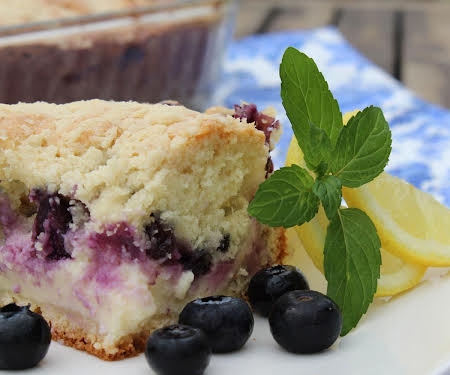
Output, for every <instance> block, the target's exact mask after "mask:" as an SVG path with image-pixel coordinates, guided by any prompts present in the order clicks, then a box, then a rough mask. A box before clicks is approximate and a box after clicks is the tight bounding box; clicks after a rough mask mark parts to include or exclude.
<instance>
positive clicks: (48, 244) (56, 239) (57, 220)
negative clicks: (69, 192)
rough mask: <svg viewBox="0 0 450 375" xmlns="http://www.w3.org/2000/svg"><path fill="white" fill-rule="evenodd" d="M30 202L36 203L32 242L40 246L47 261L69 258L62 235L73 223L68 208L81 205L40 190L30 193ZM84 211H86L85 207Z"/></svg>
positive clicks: (64, 197)
mask: <svg viewBox="0 0 450 375" xmlns="http://www.w3.org/2000/svg"><path fill="white" fill-rule="evenodd" d="M30 201H31V202H36V203H37V207H38V208H37V214H36V218H35V221H34V224H33V233H32V240H33V242H34V243H36V242H39V243H40V244H41V245H42V250H43V252H44V254H45V258H46V259H48V260H60V259H66V258H71V255H70V254H69V253H68V252H67V251H66V248H65V246H64V235H65V234H66V233H67V231H68V230H69V226H70V224H71V223H73V218H72V214H71V212H70V207H72V206H73V205H74V204H79V205H82V203H81V202H75V201H74V200H71V199H70V198H69V197H66V196H64V195H62V194H58V193H53V194H49V193H47V192H44V191H42V190H34V191H32V192H31V194H30ZM83 206H84V205H83ZM84 209H85V210H86V211H87V208H86V207H84Z"/></svg>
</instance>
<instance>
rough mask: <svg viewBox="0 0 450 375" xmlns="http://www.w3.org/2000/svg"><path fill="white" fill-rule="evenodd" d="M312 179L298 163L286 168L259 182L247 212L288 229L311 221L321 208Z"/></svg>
mask: <svg viewBox="0 0 450 375" xmlns="http://www.w3.org/2000/svg"><path fill="white" fill-rule="evenodd" d="M313 185H314V180H313V178H312V177H311V176H310V175H309V174H308V172H307V171H306V169H303V168H300V167H299V166H298V165H295V164H294V165H291V166H290V167H284V168H281V169H279V170H277V171H275V172H274V174H273V175H272V176H270V177H269V179H267V180H266V181H264V182H263V183H262V184H261V185H259V188H258V191H257V192H256V194H255V197H254V198H253V200H252V201H251V202H250V205H249V207H248V213H249V214H250V215H251V216H253V217H255V218H256V219H257V220H258V221H259V222H261V223H263V224H267V225H270V226H272V227H284V228H289V227H293V226H294V225H301V224H303V223H305V222H307V221H309V220H311V219H312V218H313V217H314V216H315V215H316V213H317V210H318V209H319V199H318V198H317V197H316V196H315V195H314V193H313V192H312V187H313Z"/></svg>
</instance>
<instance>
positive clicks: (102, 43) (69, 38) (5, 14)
mask: <svg viewBox="0 0 450 375" xmlns="http://www.w3.org/2000/svg"><path fill="white" fill-rule="evenodd" d="M0 9H1V12H0V76H1V77H2V79H1V80H0V102H1V103H7V104H15V103H18V102H35V101H47V102H52V103H68V102H72V101H75V100H84V99H97V98H99V99H105V100H118V101H127V100H135V101H140V102H158V101H160V100H163V99H166V98H169V97H170V98H173V99H177V100H180V101H182V102H183V104H185V105H186V106H188V107H196V108H202V109H204V108H205V103H207V100H208V98H209V97H210V93H211V90H212V89H213V87H214V85H215V83H216V82H217V80H218V76H219V74H220V69H221V65H222V57H223V54H224V51H225V47H226V44H227V41H228V40H229V39H230V37H231V26H232V25H231V23H232V16H231V15H232V12H233V9H234V6H233V2H232V1H230V0H201V1H195V2H194V1H192V3H191V2H190V1H184V0H183V1H181V0H170V1H169V0H159V1H157V0H101V1H98V0H96V1H91V0H89V1H88V0H70V1H68V0H67V1H66V0H0ZM24 76H25V77H26V79H22V77H24ZM206 105H207V104H206Z"/></svg>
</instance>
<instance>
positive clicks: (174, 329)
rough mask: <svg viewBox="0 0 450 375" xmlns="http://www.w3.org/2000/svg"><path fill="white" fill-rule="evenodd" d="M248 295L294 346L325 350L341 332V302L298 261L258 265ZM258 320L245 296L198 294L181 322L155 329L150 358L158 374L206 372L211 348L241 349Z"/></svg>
mask: <svg viewBox="0 0 450 375" xmlns="http://www.w3.org/2000/svg"><path fill="white" fill-rule="evenodd" d="M248 298H249V301H250V303H251V305H252V307H253V310H254V311H255V312H257V313H259V314H260V315H262V316H264V317H269V324H270V330H271V332H272V335H273V337H274V339H275V340H276V341H277V343H278V344H279V345H281V346H282V347H283V348H284V349H286V350H288V351H290V352H293V353H317V352H320V351H322V350H325V349H327V348H329V347H330V346H331V345H332V344H333V343H334V342H335V341H336V339H337V338H338V336H339V334H340V332H341V328H342V316H341V313H340V311H339V308H338V307H337V305H336V304H335V303H334V302H333V301H332V300H331V299H330V298H328V297H327V296H325V295H323V294H322V293H319V292H315V291H311V290H309V285H308V282H307V281H306V279H305V277H304V276H303V274H302V273H301V272H300V271H299V270H298V269H297V268H295V267H292V266H274V267H271V268H266V269H263V270H261V271H259V272H258V273H256V274H255V276H253V278H252V279H251V281H250V285H249V288H248ZM253 324H254V320H253V315H252V312H251V310H250V308H249V306H248V304H247V303H246V302H245V301H244V300H242V299H240V298H235V297H227V296H211V297H206V298H199V299H196V300H194V301H192V302H190V303H188V304H187V305H186V306H185V308H184V309H183V311H182V312H181V314H180V317H179V324H175V325H171V326H168V327H165V328H162V329H159V330H157V331H155V332H153V334H152V335H151V336H150V338H149V339H148V342H147V347H146V352H145V355H146V358H147V362H148V363H149V365H150V367H151V368H152V369H153V370H154V371H155V372H156V373H157V374H158V375H176V374H181V373H186V374H187V373H189V374H193V375H202V374H203V373H204V371H205V369H206V367H207V366H208V364H209V362H210V357H211V353H228V352H233V351H236V350H239V349H241V348H242V347H243V346H244V345H245V343H246V342H247V340H248V339H249V338H250V335H251V334H252V331H253ZM182 358H183V360H181V359H182Z"/></svg>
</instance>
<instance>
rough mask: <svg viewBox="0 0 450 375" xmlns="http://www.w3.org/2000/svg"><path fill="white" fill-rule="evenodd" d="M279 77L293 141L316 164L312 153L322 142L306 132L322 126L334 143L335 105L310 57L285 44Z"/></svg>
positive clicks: (336, 131) (337, 119) (339, 125)
mask: <svg viewBox="0 0 450 375" xmlns="http://www.w3.org/2000/svg"><path fill="white" fill-rule="evenodd" d="M280 77H281V98H282V100H283V106H284V108H285V110H286V114H287V116H288V118H289V120H290V122H291V124H292V129H293V131H294V134H295V137H296V138H297V142H298V144H299V146H300V148H301V149H302V151H303V153H304V154H305V160H309V162H310V163H312V165H313V166H314V167H317V166H318V165H319V164H320V163H317V161H314V160H315V155H314V154H315V153H316V152H317V150H318V149H320V150H321V151H322V149H323V148H325V145H323V144H322V143H319V144H318V145H316V144H314V143H311V138H315V137H316V135H314V134H313V135H310V129H311V128H313V131H314V126H316V127H317V128H320V129H322V130H323V131H324V132H325V134H326V135H327V137H328V138H329V141H330V143H331V145H332V146H333V147H334V146H335V144H336V141H337V139H338V137H339V133H340V131H341V129H342V127H343V123H342V114H341V111H340V110H339V105H338V103H337V101H336V100H335V99H334V97H333V94H332V93H331V91H330V90H329V89H328V84H327V82H326V81H325V79H324V78H323V75H322V73H320V72H319V69H317V66H316V64H315V62H314V60H312V59H310V58H309V57H308V56H306V55H305V54H303V53H301V52H299V51H298V50H296V49H295V48H292V47H289V48H288V49H287V50H286V52H285V53H284V55H283V60H282V61H281V65H280ZM322 161H325V160H322Z"/></svg>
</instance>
